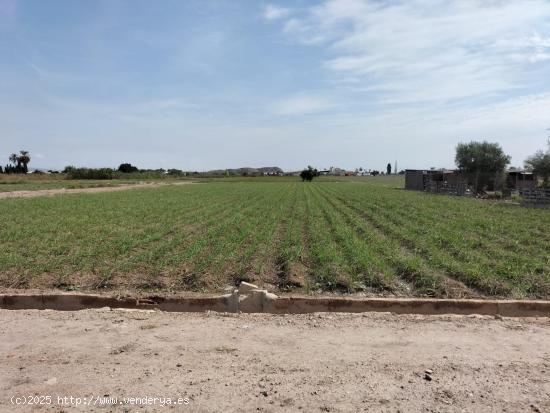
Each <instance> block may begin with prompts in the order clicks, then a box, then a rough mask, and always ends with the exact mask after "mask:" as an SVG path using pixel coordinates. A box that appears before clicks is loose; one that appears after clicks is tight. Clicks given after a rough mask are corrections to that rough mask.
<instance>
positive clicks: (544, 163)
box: [525, 140, 550, 186]
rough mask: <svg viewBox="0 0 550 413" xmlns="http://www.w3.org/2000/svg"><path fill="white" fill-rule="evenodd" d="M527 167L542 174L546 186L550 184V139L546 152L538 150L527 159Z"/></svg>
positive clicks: (537, 173)
mask: <svg viewBox="0 0 550 413" xmlns="http://www.w3.org/2000/svg"><path fill="white" fill-rule="evenodd" d="M525 168H526V169H527V170H529V171H531V172H533V173H534V174H536V175H537V176H540V177H541V178H542V182H543V185H544V186H550V140H548V149H547V150H546V152H543V151H542V150H540V151H537V152H536V153H535V154H534V155H532V156H530V157H529V158H527V159H526V160H525Z"/></svg>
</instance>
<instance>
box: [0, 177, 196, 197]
mask: <svg viewBox="0 0 550 413" xmlns="http://www.w3.org/2000/svg"><path fill="white" fill-rule="evenodd" d="M192 183H193V182H191V181H183V182H174V183H165V182H144V183H138V184H122V185H118V186H100V187H94V188H75V189H63V188H61V189H37V190H36V191H13V192H0V199H6V198H35V197H38V196H54V195H61V194H79V193H97V192H116V191H125V190H127V189H138V188H156V187H159V186H166V185H186V184H192Z"/></svg>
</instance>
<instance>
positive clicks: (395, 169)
mask: <svg viewBox="0 0 550 413" xmlns="http://www.w3.org/2000/svg"><path fill="white" fill-rule="evenodd" d="M393 173H394V174H395V175H397V161H395V168H394V169H393Z"/></svg>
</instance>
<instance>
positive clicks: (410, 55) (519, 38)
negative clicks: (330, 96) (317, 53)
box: [283, 0, 550, 102]
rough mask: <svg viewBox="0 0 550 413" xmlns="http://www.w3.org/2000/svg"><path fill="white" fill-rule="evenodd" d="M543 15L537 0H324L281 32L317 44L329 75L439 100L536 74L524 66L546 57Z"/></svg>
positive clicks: (549, 11) (523, 82)
mask: <svg viewBox="0 0 550 413" xmlns="http://www.w3.org/2000/svg"><path fill="white" fill-rule="evenodd" d="M549 22H550V2H548V1H545V0H521V1H518V0H516V1H505V2H503V1H481V0H472V1H463V0H452V1H447V0H445V1H443V0H434V1H425V0H406V1H405V0H402V1H392V2H383V1H374V0H327V1H325V2H323V3H322V4H320V5H318V6H315V7H312V8H310V9H309V10H308V11H307V12H306V13H305V14H304V15H302V16H301V17H296V16H294V17H293V18H291V19H287V20H286V21H285V23H284V25H283V31H284V32H285V33H286V34H288V35H289V36H292V37H294V38H295V39H297V40H298V41H300V42H302V43H304V44H316V45H323V46H325V47H326V53H327V55H328V56H330V57H328V58H327V59H326V60H325V61H324V64H323V66H324V67H325V68H326V69H327V70H328V71H329V73H332V75H333V77H334V80H335V81H338V82H342V81H349V83H354V84H356V86H358V87H359V88H362V89H363V90H365V89H366V88H370V89H371V90H373V89H376V90H377V91H378V94H379V95H382V94H386V95H388V96H385V97H384V98H389V99H392V100H400V99H402V100H403V101H406V102H412V101H417V100H418V101H423V102H426V101H443V102H445V101H452V100H455V99H464V98H477V97H480V96H483V97H488V96H494V95H497V94H502V93H506V92H508V91H510V90H515V89H516V88H519V87H525V86H529V84H530V83H531V82H533V81H540V78H537V77H533V73H531V72H530V70H531V67H530V66H531V65H532V64H534V63H540V62H545V61H547V60H549V59H550V24H549ZM546 75H547V73H546Z"/></svg>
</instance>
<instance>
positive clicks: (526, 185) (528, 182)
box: [506, 169, 537, 190]
mask: <svg viewBox="0 0 550 413" xmlns="http://www.w3.org/2000/svg"><path fill="white" fill-rule="evenodd" d="M536 186H537V177H536V176H535V175H534V174H533V173H532V172H526V171H521V170H516V169H513V170H510V171H508V173H507V176H506V187H507V188H508V189H511V190H514V189H517V190H521V189H531V188H536Z"/></svg>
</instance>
